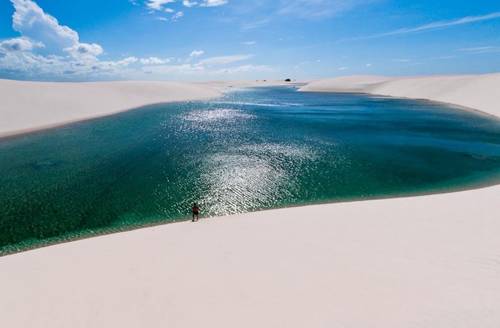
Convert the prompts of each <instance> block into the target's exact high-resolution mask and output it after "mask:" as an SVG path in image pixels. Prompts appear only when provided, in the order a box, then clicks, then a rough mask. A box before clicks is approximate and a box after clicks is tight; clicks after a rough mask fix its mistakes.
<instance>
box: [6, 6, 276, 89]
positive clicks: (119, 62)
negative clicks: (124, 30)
mask: <svg viewBox="0 0 500 328" xmlns="http://www.w3.org/2000/svg"><path fill="white" fill-rule="evenodd" d="M11 2H12V4H13V5H14V9H15V12H14V15H13V27H14V29H15V30H16V31H18V32H19V33H20V36H19V37H16V38H11V39H7V40H2V41H0V74H1V76H2V77H12V78H27V79H37V80H39V79H45V80H98V79H121V78H131V77H133V78H144V77H145V76H146V75H145V74H148V75H147V76H148V77H149V76H151V75H149V74H156V75H155V77H158V78H165V77H166V76H168V77H169V78H171V77H172V76H175V75H176V74H177V75H179V76H182V74H187V75H192V74H199V75H198V76H199V77H203V78H206V76H210V75H214V76H216V75H220V74H240V73H241V74H245V73H248V74H251V73H253V72H266V71H270V70H271V68H270V67H268V66H265V65H252V64H250V63H248V64H246V63H245V64H242V65H238V64H237V63H240V62H243V61H245V60H248V59H250V58H252V57H253V56H252V55H249V54H240V55H231V56H218V57H211V58H206V59H202V60H200V57H201V56H202V55H204V51H203V50H193V51H192V52H191V54H190V55H189V58H188V59H187V60H186V59H177V62H178V64H176V65H174V64H172V65H169V63H170V62H171V59H169V58H160V57H145V58H137V57H135V56H129V57H126V58H123V59H116V60H102V59H101V58H100V56H101V55H102V54H103V53H104V49H103V47H102V46H101V45H99V44H97V43H90V42H89V43H84V42H80V38H79V35H78V33H77V32H76V31H75V30H73V29H71V28H70V27H68V26H63V25H61V24H60V23H59V22H58V21H57V19H56V18H54V17H52V16H51V15H49V14H47V13H45V12H44V11H43V10H42V8H40V7H39V6H38V5H37V4H36V3H35V2H34V1H32V0H11ZM149 2H151V1H149ZM157 3H158V2H157ZM162 3H163V4H165V2H162ZM160 5H161V4H160ZM212 5H214V2H212ZM163 9H164V8H163ZM179 17H180V16H179ZM233 64H234V65H236V66H233Z"/></svg>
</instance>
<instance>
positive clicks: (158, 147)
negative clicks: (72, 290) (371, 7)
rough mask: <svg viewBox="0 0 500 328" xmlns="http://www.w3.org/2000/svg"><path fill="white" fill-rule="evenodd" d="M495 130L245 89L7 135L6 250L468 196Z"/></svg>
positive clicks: (326, 97)
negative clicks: (305, 209) (192, 219)
mask: <svg viewBox="0 0 500 328" xmlns="http://www.w3.org/2000/svg"><path fill="white" fill-rule="evenodd" d="M499 177H500V121H499V120H496V119H494V118H491V117H487V116H483V115H480V114H477V113H470V112H465V111H461V110H458V109H457V108H451V107H446V106H444V105H440V104H434V103H430V102H422V101H411V100H398V99H385V98H377V97H370V96H367V95H353V94H316V93H299V92H296V90H295V89H294V88H291V87H279V88H256V89H246V90H237V91H233V92H231V93H229V94H228V95H226V96H224V97H223V98H221V99H217V100H214V101H210V102H190V103H178V104H167V105H155V106H149V107H145V108H142V109H140V110H135V111H130V112H126V113H121V114H118V115H114V116H112V117H107V118H101V119H96V120H91V121H86V122H80V123H76V124H71V125H68V126H65V127H61V128H56V129H51V130H47V131H42V132H37V133H32V134H28V135H23V136H18V137H13V138H6V139H0V214H1V216H0V252H4V253H5V252H10V251H15V250H21V249H25V248H27V247H34V246H39V245H43V244H44V243H47V242H57V241H62V240H65V239H68V238H76V237H80V236H88V235H91V234H95V233H105V232H110V231H118V230H123V229H130V228H133V227H138V226H143V225H149V224H157V223H163V222H170V221H175V220H184V219H187V218H189V214H190V204H191V203H192V202H194V201H196V202H198V203H199V204H200V207H201V209H202V215H203V216H215V215H226V214H232V213H241V212H248V211H255V210H259V209H266V208H276V207H282V206H291V205H302V204H311V203H320V202H335V201H345V200H357V199H366V198H378V197H389V196H400V195H409V194H420V193H431V192H441V191H448V190H450V189H463V188H472V187H475V186H479V185H483V184H490V183H496V182H497V181H499Z"/></svg>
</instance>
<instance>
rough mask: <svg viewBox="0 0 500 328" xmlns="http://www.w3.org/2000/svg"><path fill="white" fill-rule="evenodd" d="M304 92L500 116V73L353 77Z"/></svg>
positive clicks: (311, 85)
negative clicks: (411, 101) (406, 101)
mask: <svg viewBox="0 0 500 328" xmlns="http://www.w3.org/2000/svg"><path fill="white" fill-rule="evenodd" d="M300 90H301V91H309V92H311V91H314V92H333V91H337V92H363V93H370V94H376V95H382V96H390V97H401V98H412V99H427V100H433V101H440V102H445V103H450V104H455V105H460V106H464V107H468V108H471V109H476V110H480V111H483V112H485V113H488V114H492V115H496V116H500V96H499V94H498V92H499V90H500V73H496V74H485V75H450V76H424V77H411V78H410V77H409V78H391V77H383V76H350V77H341V78H335V79H326V80H318V81H313V82H311V83H308V84H307V85H305V86H304V87H302V88H301V89H300Z"/></svg>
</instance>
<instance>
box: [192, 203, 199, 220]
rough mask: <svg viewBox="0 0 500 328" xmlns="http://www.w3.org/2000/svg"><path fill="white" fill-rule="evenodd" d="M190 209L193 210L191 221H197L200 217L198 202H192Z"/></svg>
mask: <svg viewBox="0 0 500 328" xmlns="http://www.w3.org/2000/svg"><path fill="white" fill-rule="evenodd" d="M191 211H192V212H193V222H197V221H198V220H199V219H200V208H199V207H198V204H196V203H193V207H192V208H191Z"/></svg>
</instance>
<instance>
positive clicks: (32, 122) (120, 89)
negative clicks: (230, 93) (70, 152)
mask: <svg viewBox="0 0 500 328" xmlns="http://www.w3.org/2000/svg"><path fill="white" fill-rule="evenodd" d="M221 91H222V88H221V87H216V86H211V85H208V84H203V85H202V84H195V83H177V82H95V83H47V82H24V81H12V80H0V99H1V106H0V136H5V135H11V134H16V133H22V132H26V131H31V130H37V129H41V128H46V127H52V126H57V125H61V124H65V123H69V122H74V121H79V120H84V119H89V118H94V117H100V116H105V115H111V114H114V113H117V112H121V111H124V110H127V109H131V108H135V107H140V106H144V105H149V104H155V103H162V102H171V101H187V100H200V99H207V98H212V97H217V96H219V95H220V94H221Z"/></svg>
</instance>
